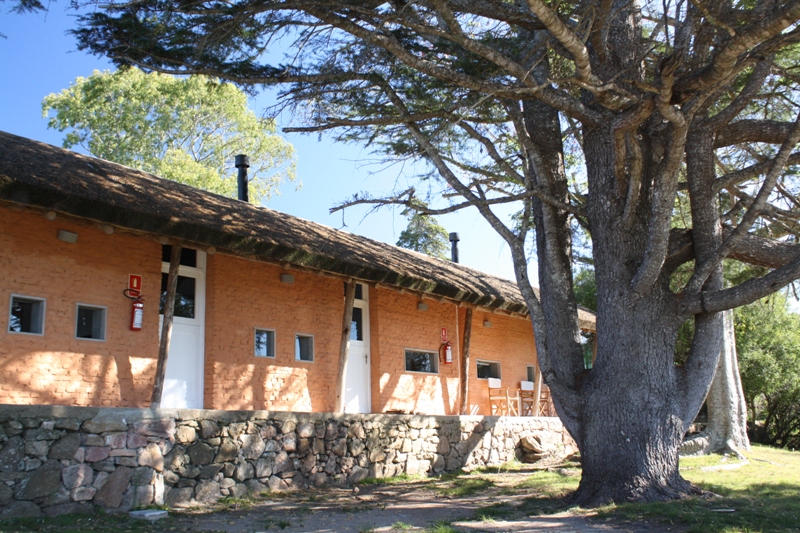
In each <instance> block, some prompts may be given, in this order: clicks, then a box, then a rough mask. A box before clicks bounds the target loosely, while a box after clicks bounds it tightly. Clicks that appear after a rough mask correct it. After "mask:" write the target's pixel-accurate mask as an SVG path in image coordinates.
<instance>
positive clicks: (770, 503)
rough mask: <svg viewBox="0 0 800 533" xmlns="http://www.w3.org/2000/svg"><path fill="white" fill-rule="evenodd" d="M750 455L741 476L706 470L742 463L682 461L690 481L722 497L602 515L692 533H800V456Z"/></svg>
mask: <svg viewBox="0 0 800 533" xmlns="http://www.w3.org/2000/svg"><path fill="white" fill-rule="evenodd" d="M744 455H745V457H746V458H747V459H748V461H749V463H748V464H745V465H744V466H742V467H741V468H739V469H736V470H703V468H704V467H705V468H708V467H718V466H727V465H731V464H736V463H738V461H737V460H736V459H730V458H725V457H722V456H719V455H712V456H705V457H697V458H695V457H689V458H682V459H681V474H682V475H683V476H684V477H685V478H686V479H688V480H689V481H691V482H692V483H694V484H695V485H697V486H699V487H701V488H702V489H704V490H707V491H711V492H713V493H715V494H718V495H720V496H722V497H711V498H698V497H694V498H688V499H686V500H681V501H674V502H666V503H650V504H625V505H618V506H609V507H607V508H603V509H601V515H602V516H616V517H621V518H624V519H628V520H643V519H650V520H661V521H670V522H673V523H682V524H685V525H687V526H689V532H690V533H701V532H702V533H769V532H781V531H800V452H789V451H786V450H777V449H774V448H767V447H763V446H753V449H752V450H751V451H749V452H744ZM731 509H732V511H729V510H731Z"/></svg>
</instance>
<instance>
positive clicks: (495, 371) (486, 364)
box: [477, 361, 501, 379]
mask: <svg viewBox="0 0 800 533" xmlns="http://www.w3.org/2000/svg"><path fill="white" fill-rule="evenodd" d="M477 365H478V379H489V378H497V379H500V378H501V375H500V363H498V362H497V361H478V362H477Z"/></svg>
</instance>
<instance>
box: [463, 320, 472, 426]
mask: <svg viewBox="0 0 800 533" xmlns="http://www.w3.org/2000/svg"><path fill="white" fill-rule="evenodd" d="M471 336H472V308H471V307H467V314H466V317H465V318H464V343H463V344H462V346H463V348H462V351H463V355H462V357H461V362H462V366H461V414H462V415H468V414H469V339H470V337H471Z"/></svg>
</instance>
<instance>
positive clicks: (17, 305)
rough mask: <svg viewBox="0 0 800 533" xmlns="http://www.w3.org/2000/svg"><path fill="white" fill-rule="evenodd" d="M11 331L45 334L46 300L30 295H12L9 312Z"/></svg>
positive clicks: (9, 328) (9, 329)
mask: <svg viewBox="0 0 800 533" xmlns="http://www.w3.org/2000/svg"><path fill="white" fill-rule="evenodd" d="M8 331H9V332H10V333H29V334H31V335H43V334H44V300H43V299H42V298H32V297H30V296H17V295H11V307H10V310H9V313H8Z"/></svg>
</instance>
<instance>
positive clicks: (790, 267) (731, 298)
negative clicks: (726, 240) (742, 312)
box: [680, 255, 800, 315]
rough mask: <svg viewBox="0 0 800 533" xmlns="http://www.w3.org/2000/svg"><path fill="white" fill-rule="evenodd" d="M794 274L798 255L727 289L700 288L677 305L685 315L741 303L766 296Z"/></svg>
mask: <svg viewBox="0 0 800 533" xmlns="http://www.w3.org/2000/svg"><path fill="white" fill-rule="evenodd" d="M798 278H800V255H798V256H796V257H795V258H794V259H792V261H791V262H789V263H788V264H786V265H784V266H782V267H780V268H777V269H775V270H773V271H772V272H770V273H769V274H766V275H765V276H761V277H760V278H754V279H751V280H749V281H745V282H744V283H741V284H739V285H737V286H735V287H732V288H730V289H723V290H721V291H712V292H700V293H696V294H694V295H691V296H689V297H685V298H684V300H683V302H682V303H681V306H680V307H681V311H682V312H683V313H684V314H686V315H696V314H698V313H716V312H719V311H725V310H726V309H733V308H735V307H741V306H743V305H747V304H750V303H753V302H755V301H756V300H759V299H761V298H763V297H765V296H769V295H770V294H772V293H774V292H776V291H778V290H780V289H781V288H783V287H785V286H786V285H788V284H789V283H791V282H793V281H795V280H796V279H798Z"/></svg>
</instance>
